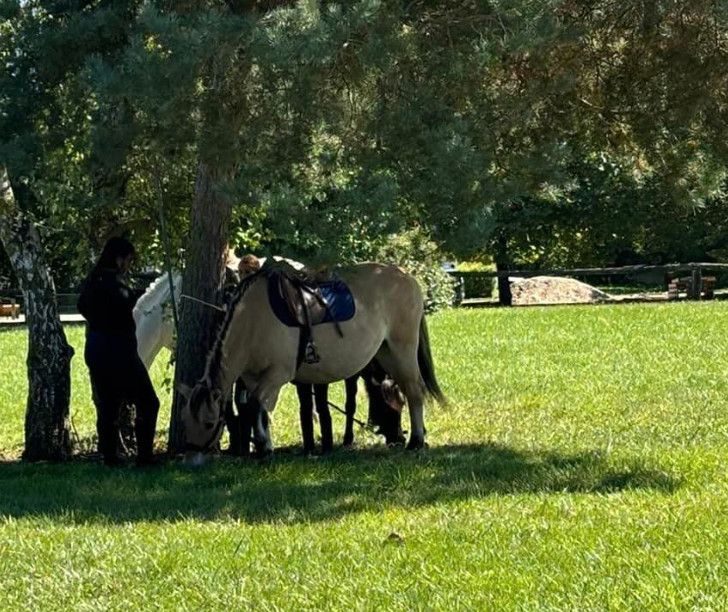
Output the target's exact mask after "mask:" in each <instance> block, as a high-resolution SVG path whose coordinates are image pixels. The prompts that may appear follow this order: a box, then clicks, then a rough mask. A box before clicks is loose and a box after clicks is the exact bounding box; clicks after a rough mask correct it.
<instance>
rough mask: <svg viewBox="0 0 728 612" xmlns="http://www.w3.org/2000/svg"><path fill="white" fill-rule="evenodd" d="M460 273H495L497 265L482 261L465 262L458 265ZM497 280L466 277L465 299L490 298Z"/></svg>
mask: <svg viewBox="0 0 728 612" xmlns="http://www.w3.org/2000/svg"><path fill="white" fill-rule="evenodd" d="M457 271H458V272H467V273H470V272H494V271H495V264H487V263H483V262H481V261H463V262H460V263H459V264H458V267H457ZM495 285H496V279H495V278H490V277H482V276H477V275H472V276H471V275H467V276H466V277H465V292H464V294H463V298H489V297H492V296H493V291H494V288H495Z"/></svg>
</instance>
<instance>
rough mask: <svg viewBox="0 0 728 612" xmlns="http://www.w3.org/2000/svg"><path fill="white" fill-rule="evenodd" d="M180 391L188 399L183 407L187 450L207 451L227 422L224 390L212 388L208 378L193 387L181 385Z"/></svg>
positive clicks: (216, 440) (218, 437) (218, 438)
mask: <svg viewBox="0 0 728 612" xmlns="http://www.w3.org/2000/svg"><path fill="white" fill-rule="evenodd" d="M179 391H180V393H181V394H182V396H183V397H185V398H186V400H187V401H186V403H185V406H184V408H183V409H182V422H183V423H184V427H185V442H186V447H187V451H188V452H193V453H206V452H207V451H209V450H210V449H211V448H212V447H213V446H215V444H217V442H218V441H219V440H220V436H221V435H222V428H223V424H224V422H225V421H224V410H223V403H224V398H223V395H222V392H221V391H220V389H214V388H212V387H211V385H210V383H209V381H207V380H202V381H200V382H198V383H197V384H196V385H195V386H194V387H193V388H192V389H190V388H189V387H186V386H180V389H179Z"/></svg>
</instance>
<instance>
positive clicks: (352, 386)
mask: <svg viewBox="0 0 728 612" xmlns="http://www.w3.org/2000/svg"><path fill="white" fill-rule="evenodd" d="M358 380H359V375H358V374H356V375H355V376H350V377H349V378H347V379H346V381H345V385H346V403H345V404H344V408H345V410H346V429H345V430H344V446H352V445H353V444H354V415H356V391H357V382H358Z"/></svg>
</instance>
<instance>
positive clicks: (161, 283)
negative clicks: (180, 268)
mask: <svg viewBox="0 0 728 612" xmlns="http://www.w3.org/2000/svg"><path fill="white" fill-rule="evenodd" d="M172 281H173V283H174V285H175V287H177V285H178V284H179V281H180V275H179V273H178V272H175V273H173V275H172ZM167 299H169V280H168V277H167V273H166V272H165V273H163V274H162V275H160V276H159V277H157V278H155V279H154V280H153V281H152V282H151V283H150V285H149V286H148V287H147V289H146V291H145V292H144V294H143V295H142V296H141V297H140V298H139V300H138V301H137V303H136V306H135V307H134V310H135V311H137V312H145V311H147V310H150V309H151V308H153V307H154V306H157V305H158V304H161V303H163V302H165V301H166V300H167Z"/></svg>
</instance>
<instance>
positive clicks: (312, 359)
mask: <svg viewBox="0 0 728 612" xmlns="http://www.w3.org/2000/svg"><path fill="white" fill-rule="evenodd" d="M303 355H304V357H303V363H308V364H314V363H318V362H319V361H321V357H320V356H319V354H318V351H317V350H316V345H315V344H314V343H313V340H309V341H308V342H306V348H305V349H304V352H303Z"/></svg>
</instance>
